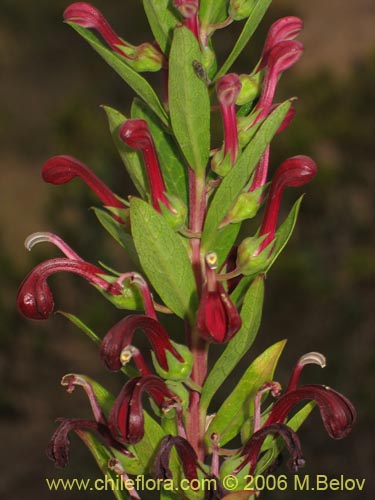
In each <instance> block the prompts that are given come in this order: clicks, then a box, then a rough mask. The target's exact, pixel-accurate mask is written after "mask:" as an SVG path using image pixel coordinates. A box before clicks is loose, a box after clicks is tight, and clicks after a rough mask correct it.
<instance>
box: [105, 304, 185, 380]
mask: <svg viewBox="0 0 375 500" xmlns="http://www.w3.org/2000/svg"><path fill="white" fill-rule="evenodd" d="M137 330H142V331H143V332H144V333H145V334H146V336H147V338H148V340H149V341H150V343H151V345H152V347H153V351H154V353H155V356H156V358H157V360H158V362H159V364H160V366H161V367H162V368H163V369H164V370H166V371H167V370H168V361H167V357H166V351H169V352H170V353H171V354H172V355H173V356H174V357H175V358H176V359H177V360H178V361H180V362H181V363H182V362H183V361H184V359H183V358H182V356H181V355H180V354H179V353H178V352H177V350H176V349H175V348H174V347H173V345H172V344H171V342H170V339H169V335H168V333H167V331H166V330H165V329H164V327H163V325H162V324H161V323H160V322H159V321H157V320H155V319H153V318H150V317H148V316H145V315H142V314H130V315H129V316H126V317H125V318H123V319H122V320H120V321H119V322H118V323H116V325H114V326H113V327H112V328H111V329H110V330H109V332H108V333H107V334H106V335H105V337H104V339H103V342H102V345H101V348H100V356H101V358H102V360H103V361H104V363H105V365H106V366H107V368H108V369H109V370H113V371H117V370H120V369H121V368H122V366H123V364H122V363H121V353H122V352H123V351H124V349H126V347H128V346H129V345H130V344H131V342H132V339H133V336H134V334H135V332H136V331H137Z"/></svg>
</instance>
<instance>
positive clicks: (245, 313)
mask: <svg viewBox="0 0 375 500" xmlns="http://www.w3.org/2000/svg"><path fill="white" fill-rule="evenodd" d="M263 299H264V278H263V276H258V278H257V279H255V280H254V282H253V283H252V285H251V287H250V288H249V289H248V291H247V293H246V296H245V300H244V303H243V306H242V310H241V318H242V327H241V329H240V331H239V332H238V333H237V334H236V335H235V337H234V338H233V339H232V340H231V341H230V342H229V343H228V345H227V347H226V348H225V351H224V352H223V354H222V355H221V356H220V358H219V359H218V360H217V361H216V363H215V365H214V366H213V368H212V369H211V371H210V373H209V375H208V377H207V379H206V381H205V383H204V386H203V389H202V397H201V406H202V407H203V408H204V409H205V410H207V408H208V405H209V404H210V401H211V399H212V397H213V395H214V394H215V393H216V391H217V390H218V389H219V387H220V386H221V385H222V383H223V382H224V381H225V380H226V378H227V377H228V375H229V374H230V373H231V372H232V370H233V369H234V368H235V367H236V365H237V363H238V362H239V361H240V360H241V359H242V358H243V356H244V355H245V354H246V352H247V351H248V350H249V349H250V347H251V345H252V343H253V342H254V340H255V337H256V335H257V333H258V330H259V326H260V322H261V318H262V308H263Z"/></svg>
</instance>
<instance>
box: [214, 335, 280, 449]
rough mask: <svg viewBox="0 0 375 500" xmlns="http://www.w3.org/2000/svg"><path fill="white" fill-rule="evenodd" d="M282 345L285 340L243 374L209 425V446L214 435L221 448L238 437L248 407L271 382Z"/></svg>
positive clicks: (265, 353) (261, 356) (265, 352)
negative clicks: (260, 389)
mask: <svg viewBox="0 0 375 500" xmlns="http://www.w3.org/2000/svg"><path fill="white" fill-rule="evenodd" d="M285 343H286V340H282V341H280V342H277V343H276V344H274V345H273V346H271V347H269V348H268V349H267V350H266V351H264V352H263V353H262V354H261V355H260V356H258V357H257V358H256V359H255V361H253V363H252V364H251V365H250V366H249V368H248V369H247V370H246V371H245V373H244V374H243V376H242V378H241V380H240V381H239V382H238V384H237V386H236V387H235V388H234V390H233V391H232V392H231V394H230V395H229V396H228V397H227V399H226V400H225V401H224V403H223V404H222V405H221V407H220V409H219V411H218V412H217V413H216V416H215V417H214V419H213V420H212V422H211V424H210V425H209V427H208V430H207V432H206V442H207V444H208V445H209V444H210V436H211V434H212V433H213V432H215V433H216V434H218V435H219V438H220V445H221V446H224V445H225V444H226V443H228V441H230V440H231V439H232V438H234V437H235V436H236V435H237V434H238V433H239V431H240V429H241V426H242V424H243V423H244V422H245V420H247V419H248V418H249V415H248V412H249V406H250V403H251V402H252V401H253V399H254V397H255V395H256V393H257V391H258V390H259V388H260V387H261V386H262V385H263V384H264V383H265V382H268V381H270V380H272V379H273V374H274V371H275V368H276V365H277V362H278V359H279V357H280V355H281V352H282V350H283V348H284V346H285Z"/></svg>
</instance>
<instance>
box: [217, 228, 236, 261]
mask: <svg viewBox="0 0 375 500" xmlns="http://www.w3.org/2000/svg"><path fill="white" fill-rule="evenodd" d="M241 225H242V224H241V222H239V223H237V224H228V225H227V226H225V227H224V228H223V229H222V230H220V234H218V235H217V238H216V241H215V252H216V254H217V261H218V267H219V268H220V267H221V266H222V265H223V263H224V262H225V260H226V258H227V257H228V254H229V252H230V250H231V249H232V247H233V245H234V243H235V241H236V239H237V236H238V233H239V232H240V229H241Z"/></svg>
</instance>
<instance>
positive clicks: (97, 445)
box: [76, 431, 129, 500]
mask: <svg viewBox="0 0 375 500" xmlns="http://www.w3.org/2000/svg"><path fill="white" fill-rule="evenodd" d="M76 433H77V434H78V436H79V437H80V438H81V439H82V441H83V442H84V443H85V445H86V446H87V448H88V449H89V450H90V452H91V454H92V456H93V457H94V459H95V462H96V463H97V464H98V466H99V468H100V470H101V471H102V472H103V475H104V477H105V476H108V477H110V478H111V479H112V480H113V484H116V481H118V475H117V474H116V472H114V471H112V470H111V469H109V468H108V460H109V459H111V458H113V455H112V453H111V452H110V451H109V450H108V448H107V447H106V446H104V445H103V444H102V443H101V442H100V441H99V440H98V439H97V438H96V437H95V436H94V435H93V434H91V433H90V432H87V431H76ZM113 494H114V495H115V497H116V498H117V500H126V499H127V498H129V497H128V495H127V494H126V491H124V490H123V489H120V488H113Z"/></svg>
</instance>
